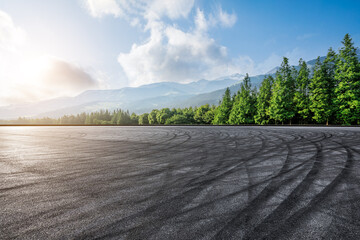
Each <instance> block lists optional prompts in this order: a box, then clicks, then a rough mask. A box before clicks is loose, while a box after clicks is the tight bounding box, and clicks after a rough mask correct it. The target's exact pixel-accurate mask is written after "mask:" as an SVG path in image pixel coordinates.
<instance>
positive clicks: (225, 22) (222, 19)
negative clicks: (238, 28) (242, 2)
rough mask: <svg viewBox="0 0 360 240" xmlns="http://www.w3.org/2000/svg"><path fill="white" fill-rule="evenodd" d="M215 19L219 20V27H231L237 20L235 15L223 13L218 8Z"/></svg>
mask: <svg viewBox="0 0 360 240" xmlns="http://www.w3.org/2000/svg"><path fill="white" fill-rule="evenodd" d="M217 18H218V19H219V23H220V25H221V26H223V27H232V26H233V25H234V24H235V23H236V20H237V17H236V14H235V13H232V14H229V13H227V12H225V11H223V10H222V8H221V7H220V6H219V7H218V12H217Z"/></svg>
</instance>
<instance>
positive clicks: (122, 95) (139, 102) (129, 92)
mask: <svg viewBox="0 0 360 240" xmlns="http://www.w3.org/2000/svg"><path fill="white" fill-rule="evenodd" d="M243 78H244V76H243V75H240V74H234V75H230V76H227V77H222V78H218V79H215V80H212V81H210V80H205V79H202V80H199V81H195V82H190V83H186V84H181V83H176V82H160V83H153V84H147V85H142V86H139V87H125V88H121V89H108V90H88V91H85V92H83V93H81V94H79V95H78V96H75V97H63V98H56V99H51V100H47V101H41V102H37V103H28V104H19V105H12V106H6V107H1V108H0V119H11V118H17V117H20V116H21V117H24V116H25V117H46V116H48V117H59V116H62V115H64V114H76V113H80V112H91V111H96V110H99V109H105V108H106V109H109V110H112V109H118V108H121V109H129V111H131V112H136V113H142V112H146V111H149V109H150V110H151V109H153V108H162V107H167V106H175V105H176V106H179V107H181V105H179V104H177V103H179V102H182V101H185V100H186V99H188V98H190V97H192V96H195V95H198V94H203V93H208V92H212V91H216V90H218V89H223V88H226V87H227V86H230V85H233V84H235V83H237V82H239V81H241V80H242V79H243Z"/></svg>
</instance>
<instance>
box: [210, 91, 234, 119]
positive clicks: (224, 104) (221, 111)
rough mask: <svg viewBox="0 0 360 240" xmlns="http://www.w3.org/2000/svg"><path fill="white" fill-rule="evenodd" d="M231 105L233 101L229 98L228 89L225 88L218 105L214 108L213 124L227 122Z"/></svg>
mask: <svg viewBox="0 0 360 240" xmlns="http://www.w3.org/2000/svg"><path fill="white" fill-rule="evenodd" d="M232 105H233V101H232V99H231V95H230V89H229V88H227V89H226V91H225V94H224V96H223V98H222V101H221V102H220V105H219V106H218V108H217V109H216V112H215V116H214V121H213V124H218V125H222V124H227V123H228V120H229V115H230V111H231V108H232Z"/></svg>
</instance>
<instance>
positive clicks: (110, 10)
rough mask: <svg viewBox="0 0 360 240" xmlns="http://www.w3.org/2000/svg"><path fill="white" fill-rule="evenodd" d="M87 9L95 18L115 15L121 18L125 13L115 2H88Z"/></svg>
mask: <svg viewBox="0 0 360 240" xmlns="http://www.w3.org/2000/svg"><path fill="white" fill-rule="evenodd" d="M85 4H86V7H87V9H88V10H89V12H90V14H91V16H93V17H99V18H100V17H103V16H104V15H108V14H110V15H114V16H115V17H119V16H121V15H123V12H122V10H121V8H120V7H119V5H118V4H117V3H116V1H115V0H87V1H86V2H85Z"/></svg>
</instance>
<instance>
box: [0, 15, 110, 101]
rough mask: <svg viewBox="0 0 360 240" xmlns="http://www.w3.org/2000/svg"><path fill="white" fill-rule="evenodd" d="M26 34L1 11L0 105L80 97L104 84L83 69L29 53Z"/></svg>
mask: <svg viewBox="0 0 360 240" xmlns="http://www.w3.org/2000/svg"><path fill="white" fill-rule="evenodd" d="M25 36H26V33H25V31H24V30H23V29H22V28H20V27H19V26H16V25H15V24H14V22H13V20H12V18H11V16H10V15H9V14H7V13H5V12H3V11H1V10H0V69H1V70H0V86H1V87H0V106H5V105H9V104H15V103H23V102H29V101H37V100H45V99H48V98H54V97H59V96H66V95H67V96H69V95H74V94H78V93H80V92H82V91H84V90H86V89H95V88H99V87H102V86H103V85H102V84H101V83H100V82H99V80H98V79H97V78H96V79H95V78H94V77H92V75H91V74H89V73H88V72H87V71H85V70H84V69H82V68H81V67H79V66H77V65H75V64H72V63H69V62H66V61H64V60H60V59H57V58H54V57H40V56H38V55H36V53H31V54H30V53H29V51H28V50H29V46H27V42H26V37H25Z"/></svg>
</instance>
